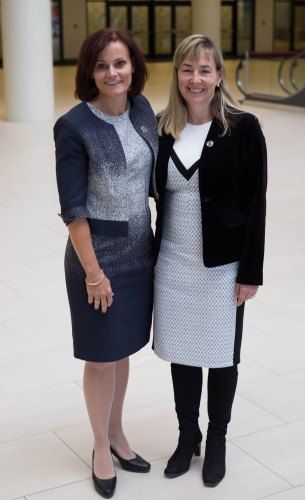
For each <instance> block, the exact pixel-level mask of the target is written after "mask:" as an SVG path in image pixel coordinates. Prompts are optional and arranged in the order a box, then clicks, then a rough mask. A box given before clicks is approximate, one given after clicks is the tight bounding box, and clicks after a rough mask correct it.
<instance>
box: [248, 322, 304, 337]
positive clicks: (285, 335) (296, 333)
mask: <svg viewBox="0 0 305 500" xmlns="http://www.w3.org/2000/svg"><path fill="white" fill-rule="evenodd" d="M249 326H250V325H249ZM251 328H254V327H253V326H251ZM259 331H260V333H265V332H263V331H261V330H259ZM304 333H305V330H304V329H303V328H301V329H300V330H297V331H296V330H295V331H292V330H291V331H290V332H289V333H280V334H279V335H270V333H265V335H268V337H269V338H271V339H275V340H276V339H278V338H282V337H288V336H290V335H299V334H304Z"/></svg>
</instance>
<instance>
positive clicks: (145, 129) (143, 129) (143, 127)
mask: <svg viewBox="0 0 305 500" xmlns="http://www.w3.org/2000/svg"><path fill="white" fill-rule="evenodd" d="M141 130H142V132H144V134H145V132H147V128H146V127H145V126H144V125H141Z"/></svg>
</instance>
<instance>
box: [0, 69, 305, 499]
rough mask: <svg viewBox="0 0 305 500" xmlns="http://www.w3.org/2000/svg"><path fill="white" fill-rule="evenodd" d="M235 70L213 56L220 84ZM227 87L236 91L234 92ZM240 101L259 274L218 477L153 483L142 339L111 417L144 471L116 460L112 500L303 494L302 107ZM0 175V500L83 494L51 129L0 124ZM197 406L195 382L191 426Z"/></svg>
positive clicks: (62, 97) (79, 408)
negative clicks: (252, 132)
mask: <svg viewBox="0 0 305 500" xmlns="http://www.w3.org/2000/svg"><path fill="white" fill-rule="evenodd" d="M235 65H236V62H235V61H231V62H230V61H228V62H227V69H228V75H229V79H230V81H233V76H234V69H235ZM261 71H263V70H261V69H260V68H259V67H258V72H257V79H258V84H259V88H260V90H264V89H263V88H262V76H263V73H262V72H261ZM73 73H74V68H72V67H66V68H56V69H55V89H56V115H57V116H59V115H60V114H61V113H63V112H64V111H65V110H67V109H68V108H69V107H71V106H72V105H73V104H74V100H73V97H72V88H73ZM169 74H170V67H169V64H167V63H156V64H155V65H152V66H151V78H150V81H149V83H148V85H147V87H146V95H147V96H148V97H149V99H150V100H151V102H152V105H153V107H154V109H155V110H156V111H158V110H159V109H161V108H162V107H163V106H164V105H165V103H166V98H167V86H168V78H169ZM268 75H269V73H268ZM268 75H267V76H266V80H265V81H266V86H267V87H268V85H269V84H270V81H269V80H270V78H269V76H268ZM267 87H266V88H265V90H266V91H268V88H267ZM233 93H234V94H235V96H236V97H240V96H239V94H238V91H237V90H236V89H235V88H234V86H233ZM25 98H26V96H25ZM249 109H252V110H254V111H256V112H257V113H258V114H259V115H260V117H261V118H262V121H263V124H264V132H265V135H266V138H267V142H268V149H269V166H270V168H269V191H268V231H267V251H266V270H265V286H264V287H263V288H262V289H261V290H260V293H259V295H258V297H257V299H256V300H255V301H252V302H251V303H249V304H248V306H247V311H246V318H245V329H244V341H243V350H242V364H241V365H240V381H239V386H238V394H237V397H236V401H235V405H234V410H233V420H232V423H231V426H230V428H229V433H228V439H229V445H228V473H227V476H226V478H225V480H224V481H223V482H222V483H221V485H219V487H218V488H216V489H215V490H207V489H205V488H204V487H203V486H202V484H201V480H200V469H201V464H202V458H200V459H198V458H196V459H195V460H194V464H193V466H192V468H191V471H190V472H189V473H188V474H187V475H185V476H183V477H181V478H177V479H176V480H175V481H169V480H166V479H165V478H164V477H163V475H162V471H163V468H164V465H165V463H166V460H167V457H168V456H169V454H170V453H171V451H172V450H173V448H174V446H175V442H176V438H177V428H176V421H175V415H174V407H173V401H172V389H171V380H170V372H169V366H168V364H166V363H164V362H162V361H160V360H159V359H158V358H157V357H156V356H155V355H154V354H153V352H152V350H151V349H150V347H147V348H145V349H143V350H142V351H141V352H139V353H137V354H136V355H135V356H134V357H133V360H132V370H131V376H130V386H129V389H128V394H127V401H126V413H125V425H126V430H127V433H128V436H129V438H130V441H131V443H132V446H133V447H134V448H135V449H136V450H138V451H139V452H141V453H143V455H144V456H146V457H147V458H148V459H149V460H151V461H152V464H153V465H152V471H151V473H150V474H149V475H145V477H144V476H142V475H135V474H129V473H126V472H125V471H122V470H121V469H120V468H119V466H118V467H117V470H118V489H117V493H116V498H117V499H118V500H123V499H130V498H132V499H133V500H152V499H155V498H156V497H158V498H159V499H160V500H161V499H162V500H163V499H164V500H165V499H166V500H185V499H192V500H197V499H198V500H199V499H200V500H201V499H202V498H205V499H207V500H222V499H227V498H229V499H232V500H233V499H234V500H258V499H265V500H267V499H269V500H271V499H273V500H301V499H302V500H303V499H304V498H305V466H304V464H305V397H304V385H305V322H304V319H305V318H304V316H305V314H304V302H305V292H304V290H305V288H304V279H305V257H304V253H305V225H304V218H305V201H304V200H305V182H304V181H305V169H304V158H305V141H304V130H305V113H304V112H293V111H291V110H281V111H280V110H276V109H269V108H267V107H264V106H263V107H257V108H253V107H252V108H249ZM3 116H4V100H3V73H2V71H0V119H1V117H2V118H3ZM0 179H1V183H0V210H1V219H0V248H1V255H0V342H1V349H0V361H1V362H0V498H1V500H9V499H13V498H14V499H17V498H26V499H33V500H48V499H50V500H70V499H71V500H72V498H73V500H78V499H80V500H84V499H86V500H87V499H88V500H89V499H91V498H92V499H93V498H97V494H96V493H95V492H94V490H93V488H92V485H91V481H90V474H91V470H90V454H91V447H92V436H91V432H90V427H89V424H88V421H87V415H86V409H85V405H84V401H83V395H82V382H81V379H82V366H83V364H82V362H80V361H77V360H75V359H74V358H73V356H72V347H71V335H70V320H69V313H68V305H67V299H66V295H65V286H64V279H63V252H64V247H65V241H66V229H65V227H64V225H63V224H62V222H61V221H60V220H59V217H57V212H58V201H57V193H56V187H55V174H54V149H53V143H52V124H51V123H43V124H16V123H7V122H3V121H2V122H1V121H0ZM152 208H153V207H152ZM153 212H154V209H153ZM205 372H206V370H205ZM205 406H206V389H205V387H204V391H203V397H202V411H201V414H202V416H201V423H202V427H203V429H206V423H207V417H206V411H205Z"/></svg>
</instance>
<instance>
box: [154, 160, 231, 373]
mask: <svg viewBox="0 0 305 500" xmlns="http://www.w3.org/2000/svg"><path fill="white" fill-rule="evenodd" d="M174 158H175V156H174ZM176 165H177V161H176V164H175V163H174V161H173V159H172V158H170V161H169V166H168V178H167V184H166V194H165V196H166V198H165V208H164V226H163V234H162V241H161V247H160V253H159V256H158V261H157V265H156V267H155V284H154V350H155V353H156V354H157V355H158V356H159V357H160V358H162V359H164V360H166V361H170V362H172V363H179V364H184V365H189V366H205V367H209V368H220V367H226V366H232V365H233V364H234V362H233V359H234V347H235V337H236V297H235V279H236V275H237V266H238V262H234V263H232V264H227V265H224V266H219V267H214V268H207V267H205V266H204V264H203V262H202V225H201V208H200V195H199V187H198V169H193V172H190V173H189V176H190V175H191V174H192V175H191V177H190V178H189V179H187V178H186V177H185V176H184V175H183V174H182V173H181V172H182V170H181V171H179V170H178V168H179V165H178V168H177V166H176ZM189 170H191V169H189ZM203 238H204V234H203Z"/></svg>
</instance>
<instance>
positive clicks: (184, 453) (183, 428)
mask: <svg viewBox="0 0 305 500" xmlns="http://www.w3.org/2000/svg"><path fill="white" fill-rule="evenodd" d="M171 371H172V380H173V387H174V397H175V408H176V413H177V417H178V422H179V431H180V434H179V440H178V446H177V448H176V450H175V452H174V454H173V455H172V456H171V457H170V459H169V461H168V463H167V467H166V469H165V471H164V474H165V475H166V477H170V478H174V477H178V476H181V475H182V474H184V473H185V472H187V471H188V470H189V468H190V464H191V460H192V457H193V455H194V454H195V455H197V456H199V455H200V445H201V441H202V434H201V431H200V429H199V424H198V418H199V407H200V399H201V391H202V369H201V368H200V367H199V368H198V367H194V366H185V365H178V364H175V363H173V364H172V365H171Z"/></svg>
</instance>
